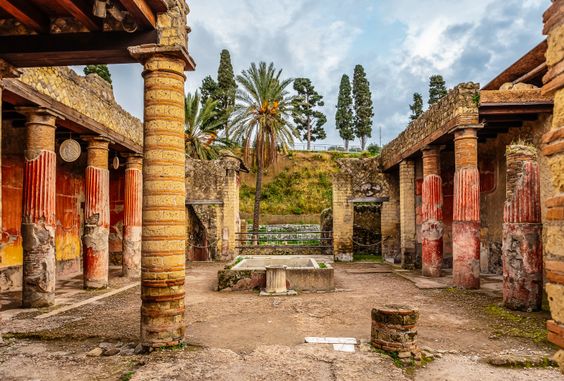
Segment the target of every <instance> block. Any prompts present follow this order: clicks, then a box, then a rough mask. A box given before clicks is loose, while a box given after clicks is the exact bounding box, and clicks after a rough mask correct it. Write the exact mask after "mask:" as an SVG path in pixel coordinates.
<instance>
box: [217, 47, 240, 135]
mask: <svg viewBox="0 0 564 381" xmlns="http://www.w3.org/2000/svg"><path fill="white" fill-rule="evenodd" d="M217 91H218V92H217V101H218V108H219V111H220V115H223V116H224V118H225V120H226V122H225V124H224V127H223V128H224V131H225V137H226V138H227V139H229V124H228V122H227V120H228V119H229V117H230V116H231V113H232V111H233V108H234V107H235V94H236V93H237V82H235V74H234V73H233V65H232V64H231V55H230V54H229V50H227V49H223V50H222V51H221V55H220V60H219V69H218V70H217Z"/></svg>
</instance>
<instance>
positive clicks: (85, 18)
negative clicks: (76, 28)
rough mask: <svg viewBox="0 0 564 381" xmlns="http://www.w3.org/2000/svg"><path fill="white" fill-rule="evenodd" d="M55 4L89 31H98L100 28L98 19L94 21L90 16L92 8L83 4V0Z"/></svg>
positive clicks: (100, 23)
mask: <svg viewBox="0 0 564 381" xmlns="http://www.w3.org/2000/svg"><path fill="white" fill-rule="evenodd" d="M55 2H56V3H57V4H58V5H59V6H60V7H61V8H64V9H66V11H67V12H68V13H69V14H70V15H71V16H73V17H74V18H75V19H77V20H78V21H80V23H81V24H82V25H84V27H85V28H86V29H88V30H89V31H91V32H93V31H99V30H101V29H102V28H101V27H102V22H101V20H100V19H96V18H95V17H94V15H93V14H92V7H91V6H89V5H88V4H86V3H85V2H84V0H55Z"/></svg>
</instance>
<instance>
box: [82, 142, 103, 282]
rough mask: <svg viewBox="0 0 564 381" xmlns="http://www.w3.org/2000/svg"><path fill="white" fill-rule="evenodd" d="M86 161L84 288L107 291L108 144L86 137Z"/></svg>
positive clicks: (83, 238)
mask: <svg viewBox="0 0 564 381" xmlns="http://www.w3.org/2000/svg"><path fill="white" fill-rule="evenodd" d="M84 140H87V141H88V159H87V167H86V174H85V177H86V184H85V192H84V193H85V194H84V198H85V203H84V234H83V237H82V240H83V247H84V249H83V250H84V288H86V289H100V288H106V287H108V270H109V269H108V266H109V263H108V261H109V251H108V239H109V236H110V171H109V170H108V146H109V143H110V142H109V141H108V140H107V139H105V138H100V137H86V138H85V139H84Z"/></svg>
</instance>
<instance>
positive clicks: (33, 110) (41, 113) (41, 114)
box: [16, 106, 65, 127]
mask: <svg viewBox="0 0 564 381" xmlns="http://www.w3.org/2000/svg"><path fill="white" fill-rule="evenodd" d="M16 111H17V112H19V113H20V114H23V115H25V117H26V118H27V120H28V123H29V122H35V123H41V122H42V121H43V122H44V123H42V124H48V125H51V124H52V126H53V127H55V123H54V122H53V123H48V122H46V119H47V120H49V119H52V120H56V119H60V120H65V117H64V116H63V114H61V113H59V112H57V111H55V110H53V109H50V108H48V107H43V106H22V107H16Z"/></svg>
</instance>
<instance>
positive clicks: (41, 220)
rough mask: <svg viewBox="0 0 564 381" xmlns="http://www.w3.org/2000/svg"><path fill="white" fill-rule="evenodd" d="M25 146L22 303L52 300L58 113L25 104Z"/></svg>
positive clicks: (35, 304) (50, 302)
mask: <svg viewBox="0 0 564 381" xmlns="http://www.w3.org/2000/svg"><path fill="white" fill-rule="evenodd" d="M18 111H20V112H22V113H24V114H26V116H27V123H26V149H25V154H24V156H25V165H24V184H23V213H22V238H23V252H24V253H23V282H22V291H23V292H22V304H23V306H24V307H33V308H37V307H47V306H51V305H53V304H54V303H55V273H56V258H55V224H56V219H55V197H56V193H55V183H56V178H55V176H56V167H57V155H56V154H55V121H56V119H57V115H56V114H54V113H52V112H50V111H49V110H46V109H43V108H35V109H31V108H25V109H19V110H18Z"/></svg>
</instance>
